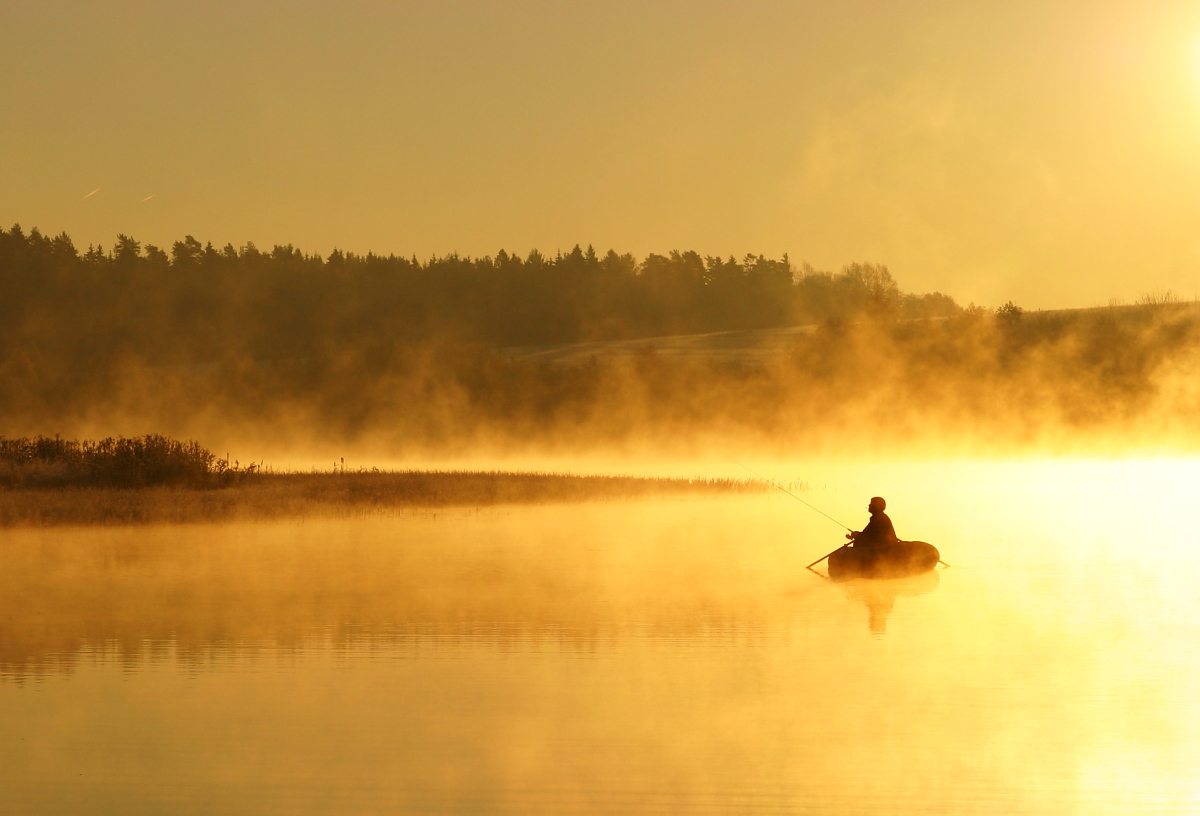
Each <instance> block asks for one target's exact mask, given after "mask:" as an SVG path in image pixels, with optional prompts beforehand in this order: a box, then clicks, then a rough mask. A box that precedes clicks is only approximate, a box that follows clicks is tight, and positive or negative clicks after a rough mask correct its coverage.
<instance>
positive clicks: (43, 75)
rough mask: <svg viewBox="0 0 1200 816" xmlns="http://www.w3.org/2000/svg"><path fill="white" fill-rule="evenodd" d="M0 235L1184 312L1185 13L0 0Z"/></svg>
mask: <svg viewBox="0 0 1200 816" xmlns="http://www.w3.org/2000/svg"><path fill="white" fill-rule="evenodd" d="M97 189H98V192H96V193H95V194H94V195H91V196H90V197H86V198H85V196H88V194H89V193H91V192H92V191H93V190H97ZM151 196H152V197H151ZM0 221H3V222H4V223H5V224H11V223H13V222H20V223H21V224H22V225H23V226H25V227H26V228H29V227H33V226H37V227H40V228H41V229H42V230H43V231H45V232H50V233H58V232H60V231H66V232H67V233H69V234H70V235H71V236H72V237H73V238H74V239H75V241H76V244H77V245H79V246H81V247H85V246H86V245H87V244H89V243H92V242H102V243H104V244H105V245H106V246H107V245H110V244H111V243H112V241H113V239H114V237H115V236H116V234H117V233H119V232H123V233H127V234H130V235H133V236H134V237H135V238H138V239H139V240H142V241H145V242H151V243H157V244H160V245H168V246H169V243H170V242H171V241H173V240H175V239H178V238H180V237H182V236H183V235H184V234H185V233H190V234H193V235H195V236H196V237H197V238H199V239H201V240H203V241H209V240H211V241H213V242H214V243H217V244H224V243H226V242H231V243H233V244H235V245H240V244H243V243H245V242H246V241H254V242H255V243H257V244H258V245H259V246H260V247H262V248H267V247H270V246H271V245H273V244H284V243H291V244H295V245H296V246H298V247H300V248H302V249H304V250H305V251H310V252H321V253H322V254H325V253H328V252H329V251H330V250H331V249H332V248H334V247H335V246H338V247H341V248H344V249H349V250H354V251H358V252H366V251H368V250H373V251H375V252H381V253H390V252H395V253H398V254H405V255H408V254H413V253H415V254H417V255H418V256H422V257H425V256H428V255H430V254H433V253H437V254H443V253H447V252H451V251H458V252H461V253H466V254H471V255H477V254H494V253H495V252H496V251H497V250H498V249H500V248H501V247H504V248H506V249H508V250H509V251H518V252H521V253H524V252H527V251H528V250H529V249H530V248H532V247H538V248H540V249H542V250H543V251H549V252H554V251H555V250H558V249H562V250H564V251H565V250H568V249H570V248H571V247H572V246H573V245H574V244H576V243H582V244H584V245H586V244H588V243H591V244H594V245H595V246H596V247H597V248H599V249H601V250H603V249H607V248H609V247H613V248H616V249H617V250H619V251H631V252H634V253H635V254H637V255H639V256H641V255H644V254H645V253H647V252H651V251H658V252H665V251H667V250H670V249H672V248H678V249H696V250H698V251H699V252H701V253H705V254H722V255H728V254H730V253H734V254H737V255H739V256H740V255H741V254H743V253H746V252H755V253H759V252H761V253H767V254H770V255H778V254H781V253H783V252H788V253H790V255H791V257H792V259H793V260H795V261H802V260H807V261H809V262H811V263H812V264H814V265H815V266H817V267H819V268H830V269H836V268H838V267H840V266H841V265H842V264H844V263H847V262H850V261H855V260H866V261H876V262H881V263H886V264H888V265H889V266H890V267H891V269H892V271H893V273H894V274H895V275H896V277H897V278H898V279H899V281H900V283H901V285H902V286H903V287H904V288H906V289H912V290H917V291H926V290H932V289H939V290H942V291H945V292H947V293H949V294H952V295H954V296H955V297H956V298H958V299H959V300H960V301H962V302H966V301H970V300H975V301H977V302H982V303H985V304H987V305H996V304H997V303H1000V302H1003V301H1005V300H1008V299H1010V298H1011V299H1013V300H1015V301H1017V302H1018V303H1020V304H1022V305H1026V306H1030V307H1039V306H1041V307H1047V306H1059V305H1095V304H1097V303H1106V302H1108V300H1109V298H1111V297H1119V298H1126V299H1133V298H1136V297H1137V296H1138V295H1139V294H1140V293H1144V292H1150V291H1160V290H1163V289H1166V288H1172V289H1174V290H1175V291H1176V292H1177V293H1179V294H1181V295H1183V296H1185V297H1192V296H1193V295H1194V294H1196V293H1197V292H1200V3H1196V2H1194V0H1192V2H1157V1H1156V0H1141V1H1140V2H1106V0H1090V2H1078V3H1069V2H1028V3H1026V2H1020V0H1004V1H1003V2H981V1H980V0H974V1H973V2H965V0H955V2H938V1H937V0H911V1H910V2H903V3H900V2H886V1H885V0H874V1H873V2H867V1H866V0H862V1H859V0H838V1H837V2H833V1H832V0H830V1H829V2H750V1H749V0H741V1H740V2H715V0H688V1H687V2H646V0H642V2H636V3H633V2H629V3H626V2H619V1H617V2H614V0H605V2H596V3H592V2H579V0H574V1H573V2H453V1H452V0H438V2H409V3H402V2H394V3H385V2H346V1H345V0H343V1H342V2H337V3H334V2H262V0H238V2H225V0H205V2H196V3H192V2H179V0H172V2H158V3H150V2H111V3H88V2H69V3H59V2H47V1H46V0H37V2H25V1H24V0H17V1H16V2H14V1H13V0H0Z"/></svg>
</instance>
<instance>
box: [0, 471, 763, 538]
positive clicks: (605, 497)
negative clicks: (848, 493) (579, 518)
mask: <svg viewBox="0 0 1200 816" xmlns="http://www.w3.org/2000/svg"><path fill="white" fill-rule="evenodd" d="M762 489H764V487H763V486H762V485H761V484H758V483H754V482H750V481H745V480H735V479H648V478H638V477H633V476H580V475H569V474H558V473H506V472H475V471H402V472H369V471H363V472H336V473H262V474H254V475H253V477H251V478H243V479H242V480H240V481H239V482H237V483H236V484H230V485H227V486H223V487H217V488H203V487H202V488H196V487H165V486H159V487H146V488H108V487H97V488H90V487H56V488H47V487H34V488H7V489H0V527H14V526H23V525H63V524H72V525H112V524H155V523H167V524H170V523H193V522H218V521H235V520H252V519H279V518H287V517H303V516H325V517H328V516H357V515H373V514H386V513H389V512H403V511H406V510H422V509H426V510H427V509H432V508H442V507H445V508H449V507H487V506H493V505H501V504H537V503H565V502H582V501H617V500H625V499H636V498H645V497H653V496H670V495H684V494H720V493H731V492H742V491H746V492H749V491H759V490H762Z"/></svg>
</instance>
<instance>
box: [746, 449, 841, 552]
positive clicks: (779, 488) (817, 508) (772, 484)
mask: <svg viewBox="0 0 1200 816" xmlns="http://www.w3.org/2000/svg"><path fill="white" fill-rule="evenodd" d="M726 458H728V457H726ZM729 461H730V462H733V463H734V464H735V465H737V466H738V467H740V468H745V469H746V470H749V471H750V472H751V473H753V474H754V475H755V476H757V477H758V478H760V479H762V480H763V481H764V482H766V483H767V484H769V485H771V486H772V487H774V488H776V489H777V490H782V491H783V492H784V493H787V494H788V495H789V496H791V497H792V498H793V499H795V500H796V501H798V502H800V503H801V504H803V505H804V506H805V507H807V508H808V509H810V510H816V511H817V512H818V513H820V514H821V515H822V516H824V517H825V518H827V519H829V520H830V521H832V522H833V523H834V524H836V525H837V526H838V527H841V528H842V529H843V530H845V531H846V532H848V533H852V532H854V530H853V529H851V528H849V527H847V526H846V525H845V524H842V523H841V522H840V521H838V520H837V519H835V518H834V517H833V516H831V515H829V514H828V513H826V512H825V511H824V510H822V509H821V508H819V507H814V506H813V505H811V504H809V503H808V502H806V501H805V500H804V499H802V498H800V497H799V496H797V495H796V494H795V493H793V492H792V491H790V490H788V489H787V488H786V487H784V486H783V485H781V484H776V483H775V482H773V481H771V480H770V479H768V478H767V477H766V476H763V475H762V474H761V473H759V472H758V471H756V470H751V469H750V468H748V467H746V466H745V465H743V464H742V463H741V462H739V461H738V460H736V459H729ZM813 563H814V564H815V563H817V562H816V561H814V562H813Z"/></svg>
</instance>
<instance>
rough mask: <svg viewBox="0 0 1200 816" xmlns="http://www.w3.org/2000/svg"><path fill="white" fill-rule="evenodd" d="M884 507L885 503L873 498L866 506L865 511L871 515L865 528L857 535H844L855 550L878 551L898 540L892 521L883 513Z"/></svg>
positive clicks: (852, 533)
mask: <svg viewBox="0 0 1200 816" xmlns="http://www.w3.org/2000/svg"><path fill="white" fill-rule="evenodd" d="M886 507H887V502H885V501H884V500H883V499H882V498H881V497H879V496H875V497H874V498H872V499H871V503H870V504H868V505H867V510H869V511H870V513H871V520H870V521H869V522H867V526H866V527H864V528H862V530H861V531H859V532H857V533H855V532H849V533H846V538H848V539H850V540H851V541H853V542H854V546H855V548H856V549H857V548H859V547H861V548H863V549H873V550H878V549H881V548H883V547H886V546H888V545H889V544H895V543H896V542H897V541H899V540H900V539H898V538H897V537H896V528H895V527H893V526H892V520H891V519H890V518H888V515H887V513H885V512H883V511H884V509H885V508H886Z"/></svg>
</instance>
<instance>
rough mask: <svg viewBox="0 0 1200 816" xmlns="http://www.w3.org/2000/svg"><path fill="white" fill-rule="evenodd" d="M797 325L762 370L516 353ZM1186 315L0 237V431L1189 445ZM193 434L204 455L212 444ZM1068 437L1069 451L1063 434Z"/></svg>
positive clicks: (880, 269)
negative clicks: (1039, 309)
mask: <svg viewBox="0 0 1200 816" xmlns="http://www.w3.org/2000/svg"><path fill="white" fill-rule="evenodd" d="M788 326H809V327H811V328H810V329H809V330H806V331H804V332H800V333H797V334H796V335H795V338H794V342H793V344H792V346H791V347H790V348H789V350H788V351H787V353H785V354H782V355H778V356H777V357H776V358H773V359H770V360H757V361H742V362H738V361H729V360H724V361H719V360H714V359H664V358H662V357H661V356H660V355H658V354H656V353H655V352H654V350H653V349H652V348H651V347H650V346H649V345H647V347H646V349H645V351H644V353H639V354H636V355H634V356H632V357H629V356H624V357H613V356H609V355H606V354H604V353H600V354H598V355H596V356H592V357H591V358H589V359H587V360H586V361H584V362H575V363H571V364H552V363H547V362H539V361H535V360H530V359H527V358H525V357H523V356H522V355H521V354H520V353H515V354H514V353H513V350H514V349H518V350H519V349H521V348H525V347H536V346H548V345H555V344H567V343H574V342H579V341H607V340H614V341H615V340H631V339H636V338H652V337H656V336H663V335H680V334H695V333H707V332H722V331H730V330H744V329H771V328H777V327H788ZM1198 349H1200V321H1198V320H1197V317H1196V314H1195V310H1194V309H1193V308H1192V307H1191V304H1185V303H1177V302H1172V299H1171V298H1166V299H1163V300H1161V301H1153V300H1147V301H1146V302H1144V303H1141V304H1134V305H1133V306H1129V307H1125V308H1107V309H1092V310H1078V311H1075V312H1053V313H1051V312H1047V313H1025V312H1023V311H1022V310H1021V309H1020V308H1019V307H1017V306H1015V305H1013V304H1011V303H1009V304H1006V305H1005V306H1003V307H1001V308H1000V309H997V310H996V311H995V312H989V311H987V310H984V309H982V308H979V307H975V306H970V307H966V308H963V307H960V306H959V305H958V304H956V303H955V301H954V300H953V299H952V298H951V297H949V296H947V295H944V294H939V293H932V294H911V293H905V292H903V291H902V290H901V289H900V287H899V285H898V284H897V282H896V281H895V280H894V279H893V278H892V276H891V274H890V273H889V271H888V269H887V268H886V267H885V266H882V265H876V264H869V263H855V264H849V265H847V266H845V267H844V268H843V269H841V270H840V271H838V272H836V273H834V272H825V271H818V270H814V269H812V268H811V267H809V266H808V265H805V264H801V265H795V264H793V263H792V262H791V261H790V260H789V259H788V258H787V257H786V256H784V257H783V258H779V259H772V258H767V257H764V256H759V255H746V256H744V257H743V258H742V259H741V260H740V261H739V260H737V259H736V258H732V257H731V258H716V257H701V256H700V255H698V254H697V253H695V252H670V253H668V254H666V255H658V254H651V255H648V256H647V257H645V258H643V259H640V260H639V259H637V258H635V257H633V256H632V255H629V254H618V253H617V252H616V251H613V250H609V251H607V252H605V253H604V254H600V253H598V252H596V251H594V250H593V249H592V248H590V247H589V248H588V249H586V250H585V249H582V248H581V247H578V246H577V247H575V248H573V249H572V250H571V251H570V252H568V253H566V254H562V253H559V254H555V255H554V256H549V255H543V254H542V253H540V252H538V251H533V252H530V253H529V254H528V255H527V256H525V257H520V256H517V255H510V254H509V253H507V252H505V251H500V252H498V253H497V254H496V255H495V256H494V257H483V258H467V257H460V256H457V255H449V256H445V257H435V258H431V259H429V260H426V261H420V260H417V259H415V258H403V257H397V256H394V255H391V256H386V257H385V256H380V255H374V254H367V255H355V254H351V253H346V252H341V251H334V252H332V253H331V254H330V255H329V256H328V257H320V256H316V255H309V254H305V253H303V252H301V251H300V250H297V249H295V248H294V247H291V246H276V247H275V248H273V249H272V250H271V251H270V252H263V251H260V250H258V249H257V248H256V247H255V246H254V245H252V244H246V245H244V246H241V247H240V248H235V247H234V246H232V245H226V246H224V247H223V248H220V249H218V248H217V247H215V246H214V245H212V244H209V243H201V242H199V241H197V240H196V239H194V238H192V237H191V236H187V237H185V238H184V239H183V240H180V241H177V242H175V243H174V244H173V245H172V246H171V248H170V250H169V251H168V250H164V249H162V248H159V247H156V246H152V245H144V246H143V245H141V244H139V242H138V241H136V240H134V239H132V238H130V237H127V236H119V237H118V239H117V241H116V243H115V244H114V245H113V246H112V247H111V248H107V249H106V248H103V247H95V246H92V247H89V248H88V249H86V250H84V251H80V250H79V249H77V248H76V247H75V246H74V244H73V243H72V241H71V239H70V238H69V237H68V236H66V235H59V236H58V237H54V238H50V237H47V236H45V235H43V234H42V233H41V232H39V231H38V230H36V229H31V230H29V231H28V232H26V231H24V230H22V229H21V228H20V227H16V226H14V227H12V228H11V229H9V230H7V231H3V230H0V380H2V382H3V384H4V387H3V389H0V417H2V418H3V421H4V426H3V431H2V432H0V435H8V436H21V435H36V434H54V433H59V432H62V433H66V434H73V435H95V436H108V435H110V434H113V433H123V434H128V435H138V434H144V433H169V434H172V435H175V436H190V437H196V438H201V439H204V440H206V441H208V442H209V443H210V444H220V441H237V440H246V439H250V440H254V441H255V443H261V444H278V445H280V446H285V445H293V444H295V443H296V442H297V441H299V440H303V441H307V442H314V441H315V442H317V443H318V444H324V445H328V446H332V447H334V448H336V447H338V446H354V445H356V444H362V445H367V446H370V447H371V448H372V449H379V450H388V451H397V452H398V451H406V450H413V449H422V450H447V449H449V450H478V449H480V448H481V447H484V446H491V447H498V448H504V449H511V448H514V447H516V448H528V447H531V446H532V447H535V448H546V447H549V448H554V449H563V448H571V449H576V448H579V447H581V446H582V447H584V448H596V447H598V446H600V447H603V446H611V445H614V444H618V445H638V446H642V445H647V444H649V445H653V446H656V447H664V446H665V447H673V448H688V447H689V446H695V445H698V444H702V443H703V444H706V445H707V444H710V443H711V442H712V441H713V440H714V439H718V438H721V439H730V440H733V443H734V444H736V445H757V446H767V447H778V446H785V447H786V446H794V447H799V448H814V447H825V446H831V445H836V446H842V447H844V446H845V445H847V444H850V443H848V442H847V440H849V439H852V440H854V441H853V444H854V445H858V446H862V445H866V446H868V447H878V446H880V445H886V446H892V445H903V444H905V443H906V442H912V443H913V444H918V443H920V444H924V445H926V447H928V445H929V444H931V443H930V440H931V439H933V440H936V442H937V443H939V444H944V443H946V442H948V441H949V440H959V441H960V442H964V443H966V444H970V445H977V444H984V445H989V446H995V445H1015V446H1028V445H1045V444H1051V445H1062V444H1075V441H1073V440H1077V439H1079V438H1080V437H1079V434H1080V433H1081V432H1082V433H1085V434H1086V432H1088V431H1089V430H1091V431H1103V433H1104V434H1105V435H1106V438H1107V439H1109V440H1120V441H1119V443H1118V444H1121V445H1124V444H1128V443H1129V442H1130V441H1132V442H1134V443H1135V444H1142V443H1146V444H1151V445H1152V444H1154V440H1157V439H1166V438H1168V437H1169V438H1170V439H1171V442H1172V444H1176V445H1178V444H1180V440H1181V439H1193V438H1200V433H1197V430H1196V429H1194V428H1193V427H1192V424H1193V423H1192V421H1191V420H1190V419H1189V417H1191V416H1193V415H1194V409H1195V407H1196V397H1195V396H1194V395H1193V390H1194V389H1191V388H1190V386H1189V385H1188V383H1190V379H1189V378H1188V376H1187V372H1188V371H1189V370H1190V366H1191V365H1192V362H1193V360H1195V359H1196V356H1197V350H1198ZM212 440H217V441H216V442H213V441H212ZM1064 440H1067V441H1064Z"/></svg>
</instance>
